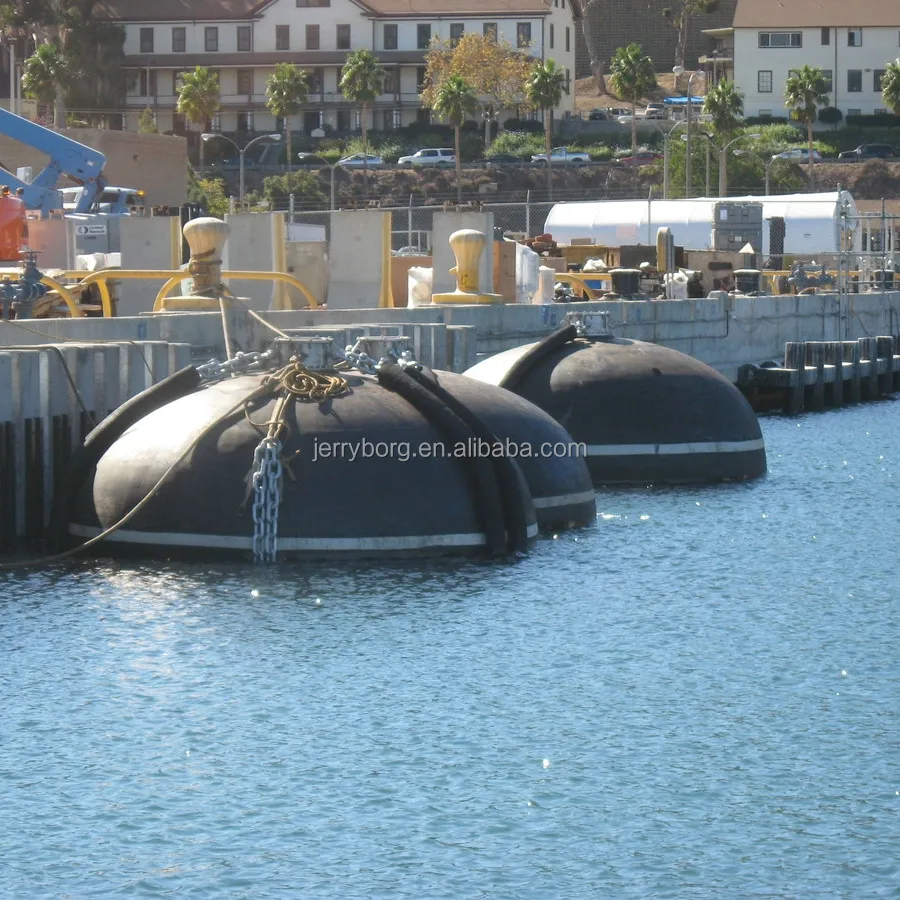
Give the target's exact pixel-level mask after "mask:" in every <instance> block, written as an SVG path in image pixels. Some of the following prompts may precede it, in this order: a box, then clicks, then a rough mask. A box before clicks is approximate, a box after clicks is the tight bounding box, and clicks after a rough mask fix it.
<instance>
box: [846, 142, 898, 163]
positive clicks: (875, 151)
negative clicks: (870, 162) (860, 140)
mask: <svg viewBox="0 0 900 900" xmlns="http://www.w3.org/2000/svg"><path fill="white" fill-rule="evenodd" d="M896 157H897V154H896V153H895V152H894V148H893V147H891V146H890V144H860V145H859V146H858V147H857V148H856V149H855V150H845V151H844V152H843V153H839V154H838V159H840V160H842V161H843V162H859V161H860V160H863V159H896Z"/></svg>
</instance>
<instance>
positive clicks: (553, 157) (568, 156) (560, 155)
mask: <svg viewBox="0 0 900 900" xmlns="http://www.w3.org/2000/svg"><path fill="white" fill-rule="evenodd" d="M590 161H591V157H590V155H589V154H587V153H585V152H584V151H583V150H569V148H568V147H554V148H553V149H552V150H551V151H550V162H551V164H553V165H557V164H559V165H563V166H583V165H585V164H586V163H589V162H590ZM531 164H532V165H533V166H546V165H547V154H546V153H535V154H534V156H532V157H531Z"/></svg>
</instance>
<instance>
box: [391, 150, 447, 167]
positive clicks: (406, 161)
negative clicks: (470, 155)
mask: <svg viewBox="0 0 900 900" xmlns="http://www.w3.org/2000/svg"><path fill="white" fill-rule="evenodd" d="M397 165H398V166H455V165H456V151H454V150H453V148H452V147H450V148H447V147H437V148H434V147H429V148H426V149H423V150H416V152H415V153H413V154H412V156H401V157H400V159H398V160H397Z"/></svg>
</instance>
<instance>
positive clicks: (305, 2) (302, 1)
mask: <svg viewBox="0 0 900 900" xmlns="http://www.w3.org/2000/svg"><path fill="white" fill-rule="evenodd" d="M319 6H331V0H297V8H298V9H310V8H312V7H319Z"/></svg>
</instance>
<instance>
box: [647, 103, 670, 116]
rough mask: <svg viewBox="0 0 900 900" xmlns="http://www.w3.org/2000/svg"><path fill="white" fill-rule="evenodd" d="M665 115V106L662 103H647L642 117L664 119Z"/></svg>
mask: <svg viewBox="0 0 900 900" xmlns="http://www.w3.org/2000/svg"><path fill="white" fill-rule="evenodd" d="M665 117H666V107H665V104H663V103H648V104H647V108H646V109H645V110H644V115H643V118H644V119H664V118H665Z"/></svg>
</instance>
